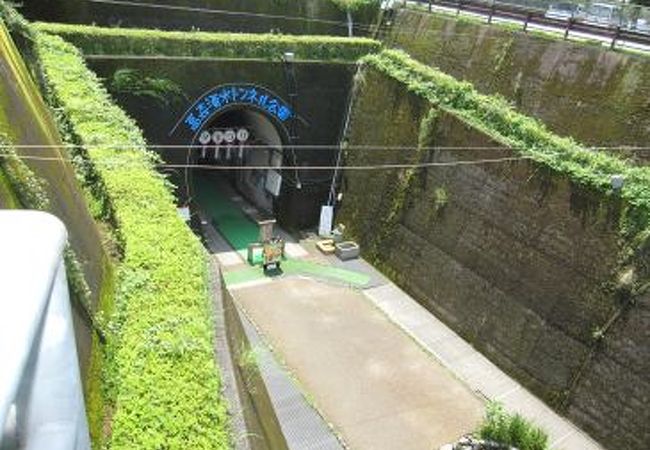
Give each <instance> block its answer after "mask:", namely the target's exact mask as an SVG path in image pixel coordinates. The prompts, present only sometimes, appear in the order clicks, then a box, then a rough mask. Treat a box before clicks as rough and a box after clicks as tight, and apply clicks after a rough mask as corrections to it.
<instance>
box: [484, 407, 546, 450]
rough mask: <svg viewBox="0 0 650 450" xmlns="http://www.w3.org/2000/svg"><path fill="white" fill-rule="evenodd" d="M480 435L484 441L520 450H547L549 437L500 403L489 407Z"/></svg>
mask: <svg viewBox="0 0 650 450" xmlns="http://www.w3.org/2000/svg"><path fill="white" fill-rule="evenodd" d="M479 435H480V437H481V438H483V439H487V440H491V441H495V442H498V443H500V444H506V445H509V446H512V447H516V448H518V449H519V450H546V449H547V448H548V435H547V434H546V433H545V432H544V431H543V430H542V429H541V428H538V427H536V426H535V425H533V424H532V423H530V422H529V421H528V420H526V419H524V418H523V417H522V416H520V415H519V414H514V415H511V414H508V413H507V412H506V411H505V409H503V406H501V405H500V404H498V403H492V404H490V405H488V408H487V414H486V417H485V421H484V422H483V423H482V424H481V427H480V429H479Z"/></svg>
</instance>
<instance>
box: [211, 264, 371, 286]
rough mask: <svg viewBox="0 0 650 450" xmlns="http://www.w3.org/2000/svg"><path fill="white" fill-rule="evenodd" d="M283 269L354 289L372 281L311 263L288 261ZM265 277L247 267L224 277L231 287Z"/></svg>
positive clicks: (363, 276) (283, 265)
mask: <svg viewBox="0 0 650 450" xmlns="http://www.w3.org/2000/svg"><path fill="white" fill-rule="evenodd" d="M281 267H282V273H283V274H284V275H308V276H312V277H315V278H321V279H324V280H331V281H338V282H343V283H345V284H348V285H351V286H354V287H364V286H366V285H367V284H368V282H369V281H370V277H369V276H368V275H366V274H363V273H359V272H354V271H352V270H347V269H341V268H338V267H333V266H329V265H325V264H318V263H314V262H311V261H303V260H298V259H287V260H285V261H283V262H282V265H281ZM265 277H266V275H265V274H264V271H263V270H262V268H261V267H247V268H246V269H241V270H236V271H232V272H226V273H224V275H223V278H224V281H225V282H226V285H227V286H229V287H231V286H234V285H237V284H241V283H247V282H250V281H256V280H261V279H264V278H265Z"/></svg>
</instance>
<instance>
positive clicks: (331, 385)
mask: <svg viewBox="0 0 650 450" xmlns="http://www.w3.org/2000/svg"><path fill="white" fill-rule="evenodd" d="M231 292H232V293H233V297H234V298H235V301H236V302H237V303H238V304H239V305H240V307H242V308H243V309H244V311H245V313H246V314H247V315H248V317H249V318H250V319H251V321H252V322H253V323H254V324H256V326H257V327H259V330H260V331H261V333H262V334H263V335H264V336H265V338H266V340H267V341H268V343H270V344H271V345H272V346H273V348H274V351H275V352H276V354H277V355H278V356H279V357H280V358H281V359H282V360H283V361H284V362H285V365H286V367H287V368H288V369H289V370H290V371H291V372H293V374H294V376H295V377H296V379H297V380H298V382H299V383H300V385H301V386H302V387H303V389H304V390H305V391H306V392H307V393H308V394H309V396H311V397H312V398H313V400H314V402H315V405H316V406H317V408H318V409H319V410H320V411H321V413H322V414H323V415H324V417H326V418H327V420H328V421H329V422H331V423H332V424H333V426H334V428H335V429H336V430H337V431H338V432H340V434H341V435H342V438H343V440H344V441H345V442H346V444H348V445H349V446H350V447H351V448H354V449H373V450H381V449H386V450H394V449H404V450H408V449H414V450H416V449H421V450H431V449H437V448H439V446H441V445H442V444H445V443H448V442H451V441H453V440H455V439H457V438H458V437H460V436H461V435H462V434H464V433H467V432H470V431H472V430H474V429H475V428H476V426H477V425H478V423H479V422H480V420H481V418H482V416H483V410H484V405H483V402H482V400H481V399H480V398H479V397H478V396H477V395H476V394H475V393H473V392H472V391H471V390H470V389H469V388H468V387H467V386H466V385H465V384H464V383H462V382H461V381H459V380H458V379H457V378H455V377H454V376H453V375H452V374H451V373H450V372H449V371H447V370H446V369H445V368H444V367H443V366H442V365H441V364H439V363H438V362H437V361H436V360H435V359H434V358H432V357H431V355H429V354H427V353H426V352H425V351H423V350H422V348H421V347H419V346H418V345H417V344H416V343H415V342H414V341H413V340H412V339H410V338H409V337H408V336H407V335H406V334H405V333H404V332H402V331H401V330H400V329H399V328H398V327H396V326H395V325H394V324H393V323H391V322H390V321H389V320H388V319H387V317H386V316H385V315H384V314H382V313H381V312H380V311H379V310H378V309H377V308H375V307H374V306H373V305H372V304H371V302H369V301H368V300H367V298H365V297H364V295H363V294H362V293H361V292H360V291H358V290H353V289H350V288H345V287H339V286H333V285H329V284H325V283H322V282H318V281H315V280H311V279H305V278H297V277H291V278H281V279H277V280H273V281H271V282H268V283H264V284H256V285H250V284H248V285H245V286H243V287H241V288H236V287H235V288H233V289H231Z"/></svg>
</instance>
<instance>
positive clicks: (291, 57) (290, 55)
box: [283, 52, 296, 63]
mask: <svg viewBox="0 0 650 450" xmlns="http://www.w3.org/2000/svg"><path fill="white" fill-rule="evenodd" d="M283 58H284V62H288V63H292V62H293V61H294V60H295V59H296V54H295V53H293V52H284V55H283Z"/></svg>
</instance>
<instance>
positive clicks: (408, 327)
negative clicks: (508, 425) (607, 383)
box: [364, 284, 603, 450]
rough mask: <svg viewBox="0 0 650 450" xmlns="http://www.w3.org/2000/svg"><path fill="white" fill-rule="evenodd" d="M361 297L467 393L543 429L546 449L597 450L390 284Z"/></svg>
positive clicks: (592, 444) (597, 449)
mask: <svg viewBox="0 0 650 450" xmlns="http://www.w3.org/2000/svg"><path fill="white" fill-rule="evenodd" d="M364 294H366V295H367V296H368V298H370V299H371V300H372V301H373V302H374V303H375V304H376V305H377V307H378V308H380V309H381V310H382V311H383V312H384V313H385V314H386V315H387V316H388V317H389V318H390V319H391V320H392V321H394V322H395V323H396V324H397V325H399V326H400V327H401V328H402V329H403V330H404V331H406V332H407V333H408V334H409V335H410V336H411V337H412V338H413V339H415V340H416V341H417V342H418V343H419V344H420V345H421V346H422V347H423V348H425V349H427V351H429V352H430V353H432V354H433V355H435V357H436V358H437V359H438V360H439V361H441V362H442V363H443V364H444V366H445V367H446V368H448V369H449V370H451V371H452V372H453V373H454V375H456V376H457V377H458V378H460V379H461V380H463V381H464V382H465V383H467V385H468V386H469V387H470V388H471V389H472V390H474V391H476V392H480V393H481V395H483V396H485V397H486V398H488V399H490V400H493V401H498V402H501V403H503V405H504V406H505V407H506V409H508V410H510V411H515V412H517V413H519V414H521V415H523V416H524V417H526V418H527V419H529V420H531V421H532V422H533V423H534V424H535V425H538V426H540V427H542V429H543V430H544V431H546V432H547V433H548V435H549V445H550V448H552V449H567V450H569V449H580V450H602V448H603V447H601V446H600V445H598V444H597V443H596V442H594V441H593V440H592V439H590V438H589V436H587V435H586V434H585V433H584V432H583V431H581V430H580V429H578V428H577V427H576V426H575V425H573V424H572V423H571V422H570V421H568V420H567V419H565V418H563V417H561V416H560V415H559V414H557V413H555V412H554V411H553V410H552V409H551V408H549V407H548V406H547V405H545V404H544V402H542V401H541V400H539V399H538V398H537V397H535V396H534V395H533V394H531V393H530V392H529V391H527V390H526V389H525V388H524V387H523V386H521V385H520V384H519V383H517V382H516V381H515V380H513V379H512V378H510V377H508V376H507V375H506V374H505V373H503V372H502V371H501V370H499V368H498V367H496V366H495V365H494V364H493V363H492V362H490V361H489V360H488V359H487V358H486V357H485V356H483V355H481V354H480V353H479V352H478V351H476V349H474V348H473V347H472V346H471V345H469V344H468V343H467V342H466V341H464V340H463V339H461V338H460V337H459V336H458V335H457V334H456V333H454V332H453V331H452V330H451V329H450V328H448V327H447V326H446V325H445V324H444V323H442V321H440V320H439V319H438V318H436V317H435V316H434V315H432V314H430V313H429V312H428V311H427V310H426V309H425V308H423V307H422V306H421V305H419V304H418V303H417V302H416V301H415V300H413V299H412V298H410V297H409V296H408V295H407V294H406V293H405V292H403V291H402V290H400V289H399V288H397V287H396V286H395V285H394V284H388V285H385V286H379V287H376V288H373V289H367V290H365V291H364Z"/></svg>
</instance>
